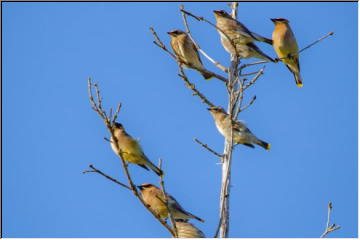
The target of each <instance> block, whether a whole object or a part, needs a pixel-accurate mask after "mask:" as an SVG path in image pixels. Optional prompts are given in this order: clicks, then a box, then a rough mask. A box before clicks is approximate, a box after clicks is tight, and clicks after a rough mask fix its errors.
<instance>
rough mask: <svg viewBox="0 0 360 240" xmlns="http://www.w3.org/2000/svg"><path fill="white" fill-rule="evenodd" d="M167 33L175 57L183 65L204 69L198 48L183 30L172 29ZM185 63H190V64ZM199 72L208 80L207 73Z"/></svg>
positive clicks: (209, 75)
mask: <svg viewBox="0 0 360 240" xmlns="http://www.w3.org/2000/svg"><path fill="white" fill-rule="evenodd" d="M168 34H169V35H170V37H171V42H170V45H171V47H172V49H173V50H174V53H175V55H176V57H177V58H178V59H179V60H180V61H181V62H182V63H183V66H184V67H187V68H193V67H192V66H194V67H196V68H198V69H202V70H205V68H204V66H203V64H202V62H201V59H200V55H199V52H198V50H197V49H196V47H195V45H194V43H193V42H192V41H191V39H190V37H189V36H188V35H187V34H186V33H185V32H183V31H181V30H174V31H171V32H168ZM186 63H188V64H191V65H192V66H190V65H188V64H186ZM194 69H195V68H194ZM195 70H196V69H195ZM200 73H201V75H203V77H204V78H205V79H206V80H209V79H210V78H211V77H212V76H211V74H209V73H206V72H204V73H202V72H200Z"/></svg>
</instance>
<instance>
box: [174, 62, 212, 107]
mask: <svg viewBox="0 0 360 240" xmlns="http://www.w3.org/2000/svg"><path fill="white" fill-rule="evenodd" d="M179 72H180V73H179V76H180V77H181V78H182V79H183V80H184V82H185V85H186V86H187V87H188V88H190V89H191V90H192V91H193V92H194V94H193V95H194V96H198V97H199V98H200V99H201V100H202V102H203V103H205V104H207V105H209V106H210V107H213V106H215V105H214V104H212V103H211V102H210V101H209V100H208V99H207V98H206V97H205V95H203V94H202V93H201V92H200V91H199V90H197V89H196V87H195V85H194V84H193V83H191V82H190V81H189V79H188V78H187V76H186V74H185V73H184V70H183V68H182V67H181V66H180V64H179Z"/></svg>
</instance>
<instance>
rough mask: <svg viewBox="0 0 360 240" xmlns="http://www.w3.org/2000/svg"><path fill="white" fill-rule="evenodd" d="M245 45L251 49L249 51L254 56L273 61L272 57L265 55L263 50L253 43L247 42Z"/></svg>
mask: <svg viewBox="0 0 360 240" xmlns="http://www.w3.org/2000/svg"><path fill="white" fill-rule="evenodd" d="M247 46H248V47H249V48H250V49H251V51H252V52H253V54H254V57H256V58H260V59H264V60H268V61H270V62H275V60H274V59H272V58H271V57H269V56H268V55H266V54H265V53H264V52H263V51H261V50H260V48H258V47H257V46H256V45H255V44H254V43H248V44H247Z"/></svg>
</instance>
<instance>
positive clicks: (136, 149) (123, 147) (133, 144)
mask: <svg viewBox="0 0 360 240" xmlns="http://www.w3.org/2000/svg"><path fill="white" fill-rule="evenodd" d="M112 131H113V134H114V137H115V138H116V140H117V144H118V146H119V148H120V151H121V152H122V154H121V155H122V157H123V159H124V160H125V161H126V162H129V163H134V164H137V165H138V166H140V167H143V168H145V169H146V170H149V168H151V169H152V170H153V171H154V172H155V173H156V174H157V175H159V176H161V175H163V171H162V170H161V169H159V168H158V167H156V166H155V165H154V164H153V163H152V162H151V161H150V160H149V159H148V158H147V157H146V155H145V154H144V152H143V150H142V148H141V146H140V144H139V143H138V141H137V140H135V139H133V138H132V137H131V136H130V135H129V134H128V133H127V132H126V131H125V129H124V127H123V125H122V124H121V123H118V122H114V123H113V125H112ZM110 144H111V148H112V150H113V151H114V152H115V154H116V155H118V149H117V147H116V143H115V140H114V139H113V137H111V138H110ZM148 167H149V168H148Z"/></svg>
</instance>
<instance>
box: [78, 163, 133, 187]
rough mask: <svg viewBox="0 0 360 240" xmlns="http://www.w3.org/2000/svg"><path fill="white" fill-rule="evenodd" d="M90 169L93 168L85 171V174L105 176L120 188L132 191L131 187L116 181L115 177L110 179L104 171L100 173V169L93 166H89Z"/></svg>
mask: <svg viewBox="0 0 360 240" xmlns="http://www.w3.org/2000/svg"><path fill="white" fill-rule="evenodd" d="M89 168H91V169H92V170H86V171H83V173H84V174H85V173H91V172H94V173H98V174H100V175H102V176H104V177H105V178H107V179H109V180H110V181H113V182H114V183H116V184H119V185H120V186H122V187H124V188H127V189H128V190H130V191H131V188H130V187H129V186H127V185H126V184H124V183H122V182H119V181H118V180H116V179H115V178H113V177H110V176H109V175H107V174H105V173H103V172H102V171H100V170H99V169H97V168H95V167H94V166H93V165H89Z"/></svg>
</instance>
